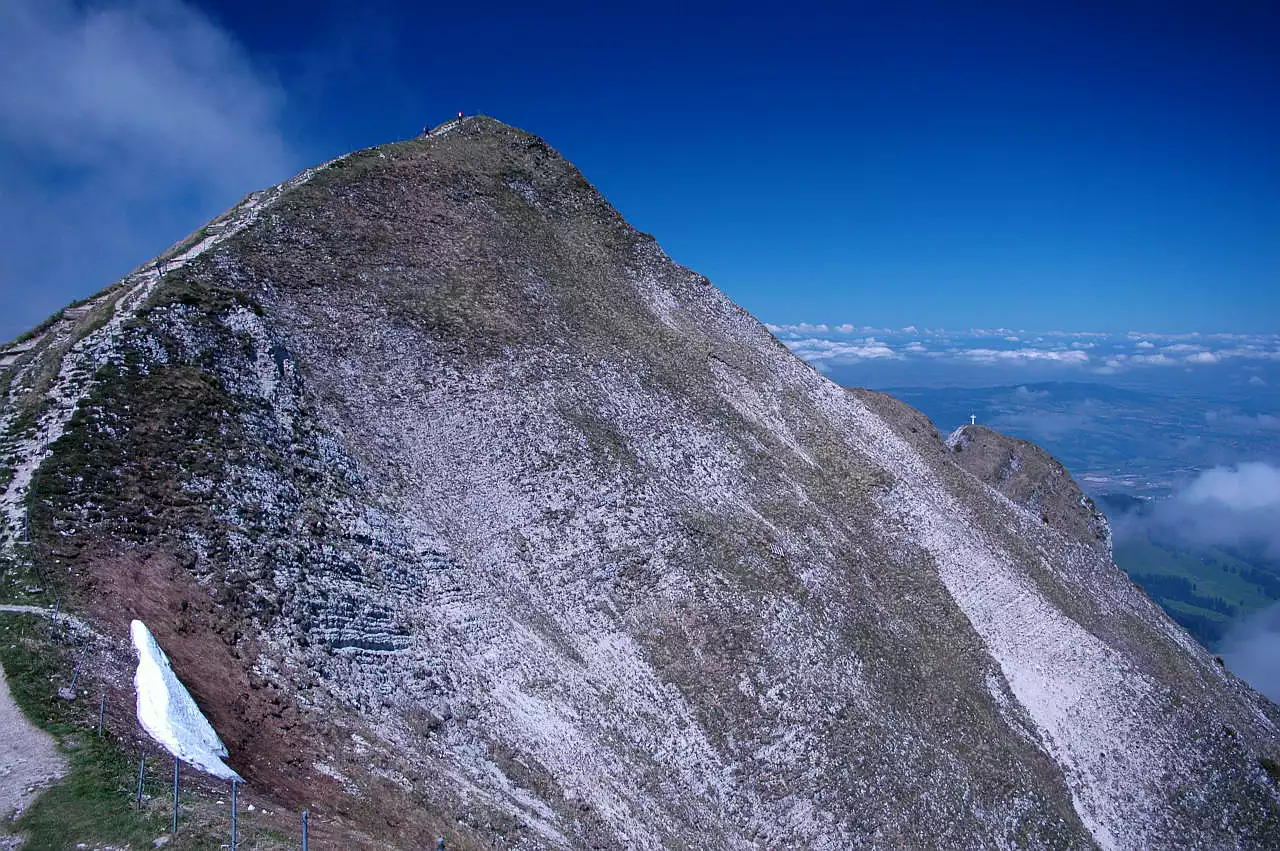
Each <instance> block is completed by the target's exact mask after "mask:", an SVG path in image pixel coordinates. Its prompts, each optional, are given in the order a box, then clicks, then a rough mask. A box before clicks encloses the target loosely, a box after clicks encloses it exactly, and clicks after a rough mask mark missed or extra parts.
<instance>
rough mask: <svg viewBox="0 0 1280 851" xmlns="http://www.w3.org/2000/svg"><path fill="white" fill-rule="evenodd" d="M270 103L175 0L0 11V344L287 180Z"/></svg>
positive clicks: (271, 94)
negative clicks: (2, 310) (4, 304)
mask: <svg viewBox="0 0 1280 851" xmlns="http://www.w3.org/2000/svg"><path fill="white" fill-rule="evenodd" d="M281 106H282V95H281V92H280V90H279V88H278V87H277V86H276V85H275V84H274V83H273V81H272V80H271V78H270V77H269V76H267V75H265V74H264V73H262V72H261V71H260V70H259V69H257V68H255V67H254V66H253V64H252V63H251V62H250V61H249V59H248V57H247V56H246V55H245V53H244V51H243V50H242V49H241V48H240V47H239V46H238V45H237V43H236V42H235V41H234V40H233V39H232V38H231V37H230V36H229V35H228V34H227V33H226V32H224V31H223V30H221V29H219V28H218V27H217V26H216V25H215V24H214V23H213V22H211V21H210V20H209V19H208V18H207V17H205V16H204V15H203V14H202V13H201V12H199V11H197V10H196V9H195V7H193V6H191V5H188V4H187V3H184V2H181V0H108V2H99V3H92V4H86V3H78V2H73V0H7V2H5V3H0V180H2V181H3V182H4V185H5V187H6V189H5V192H4V193H3V195H0V234H3V237H0V238H3V240H4V243H3V251H0V290H2V291H3V293H4V294H5V295H6V296H8V298H7V300H8V302H9V304H10V305H12V306H14V307H15V308H16V309H15V310H12V311H9V312H8V315H7V316H6V317H5V318H4V319H0V338H7V337H9V336H12V335H13V334H14V333H16V332H17V331H19V330H21V328H22V327H24V326H26V325H29V324H30V323H31V321H32V320H33V318H34V317H35V315H36V313H40V314H43V313H47V312H50V311H51V310H52V309H54V308H55V307H57V306H59V305H61V304H62V303H64V302H66V301H68V300H70V299H71V298H74V297H76V296H81V295H85V294H87V293H89V292H92V291H94V290H97V289H100V288H101V287H103V286H105V285H106V284H108V283H110V281H111V279H112V278H114V277H115V276H117V275H119V274H120V273H122V272H125V271H127V270H128V269H129V268H131V267H132V266H134V265H137V264H138V263H140V262H142V261H143V260H145V259H146V258H147V257H149V256H151V255H152V254H154V253H156V252H157V251H159V250H161V249H163V248H164V247H165V246H166V244H167V243H168V242H169V241H172V240H174V239H177V238H179V237H181V236H182V235H183V234H184V233H185V232H186V231H188V230H190V229H193V228H194V227H195V226H197V225H198V224H199V222H200V221H202V220H203V219H206V218H208V217H210V216H211V215H213V214H216V213H217V212H219V211H220V210H221V209H224V208H225V207H227V206H229V205H230V204H232V203H234V202H235V201H236V200H237V199H238V198H239V197H240V196H241V195H243V194H245V193H247V192H249V191H251V190H253V189H255V188H260V187H262V186H264V185H268V184H270V183H274V182H278V181H279V180H281V179H282V178H284V177H286V176H288V174H289V172H290V171H291V170H293V169H294V168H295V166H296V165H297V163H296V162H294V161H293V157H292V156H291V154H290V152H289V149H288V146H287V145H286V143H285V140H284V137H283V134H282V132H281V130H280V121H279V117H280V110H281ZM13 323H19V324H17V325H16V326H15V325H14V324H13Z"/></svg>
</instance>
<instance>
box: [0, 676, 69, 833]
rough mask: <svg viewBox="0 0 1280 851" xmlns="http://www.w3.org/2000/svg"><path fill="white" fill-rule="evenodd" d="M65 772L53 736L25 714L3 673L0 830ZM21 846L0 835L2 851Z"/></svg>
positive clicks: (0, 696) (0, 680)
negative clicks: (37, 726)
mask: <svg viewBox="0 0 1280 851" xmlns="http://www.w3.org/2000/svg"><path fill="white" fill-rule="evenodd" d="M65 770H66V763H65V762H64V760H63V758H62V754H60V753H59V752H58V748H57V745H55V744H54V741H53V737H52V736H50V735H49V734H48V733H45V732H44V731H42V730H39V729H37V728H36V727H35V726H34V725H32V723H31V722H30V721H28V720H27V717H26V716H25V715H23V714H22V710H21V709H19V708H18V705H17V704H16V703H14V702H13V696H12V695H11V694H9V684H8V682H6V681H5V678H4V673H3V671H0V830H3V829H4V827H6V826H7V825H8V821H9V818H10V817H11V816H12V815H14V814H16V813H19V812H21V811H22V810H23V809H24V808H25V807H26V806H27V805H28V804H30V803H31V801H32V800H33V799H34V798H35V796H36V795H37V794H39V792H40V790H41V789H43V788H44V787H45V786H46V785H48V784H49V783H50V782H52V781H54V780H57V779H58V778H59V777H61V776H62V774H63V772H64V771H65ZM18 846H19V841H18V838H17V837H13V836H5V835H3V834H0V849H9V848H17V847H18Z"/></svg>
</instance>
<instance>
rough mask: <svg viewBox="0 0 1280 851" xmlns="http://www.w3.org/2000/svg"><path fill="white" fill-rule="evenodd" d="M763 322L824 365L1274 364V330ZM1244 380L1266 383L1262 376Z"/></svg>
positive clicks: (1278, 359)
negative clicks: (1112, 330) (1166, 330)
mask: <svg viewBox="0 0 1280 851" xmlns="http://www.w3.org/2000/svg"><path fill="white" fill-rule="evenodd" d="M766 327H767V328H768V329H769V330H770V331H771V332H772V333H773V334H774V335H775V336H776V337H778V339H780V340H781V341H782V342H783V343H784V344H785V345H786V346H787V347H788V348H790V349H791V350H792V351H793V352H795V354H796V355H797V356H799V357H801V358H803V359H804V360H806V361H808V362H809V363H811V364H813V365H814V366H815V367H817V368H818V369H821V370H823V371H831V370H832V369H834V368H836V367H840V366H849V365H854V364H858V363H864V362H871V361H895V360H896V361H913V360H914V361H933V362H939V363H941V362H951V363H956V364H962V365H963V364H968V365H975V366H982V365H1017V364H1039V365H1058V366H1061V367H1064V368H1067V369H1073V370H1075V371H1077V372H1079V373H1080V374H1081V375H1082V376H1087V375H1090V374H1092V375H1116V374H1120V373H1124V372H1129V371H1133V370H1138V369H1145V368H1154V367H1166V368H1167V367H1181V368H1183V369H1194V368H1197V367H1207V366H1214V365H1219V364H1236V365H1241V366H1244V367H1245V368H1246V369H1248V368H1250V367H1251V366H1253V367H1256V366H1257V365H1258V364H1280V334H1230V333H1211V334H1208V333H1207V334H1201V333H1194V332H1193V333H1189V334H1160V333H1154V332H1139V331H1130V332H1127V333H1123V334H1113V333H1105V332H1095V331H1078V332H1071V331H1044V332H1028V331H1025V330H1013V329H1008V328H996V329H981V328H970V329H967V330H964V331H950V330H945V329H941V328H918V327H916V326H914V325H908V326H906V327H905V328H883V327H874V326H869V325H862V326H857V325H853V324H851V323H843V324H828V323H808V322H801V323H796V324H788V325H775V324H770V323H766ZM1248 383H1249V384H1251V385H1253V386H1255V387H1263V386H1267V384H1268V382H1267V379H1266V378H1264V377H1263V376H1262V375H1252V376H1250V377H1249V379H1248Z"/></svg>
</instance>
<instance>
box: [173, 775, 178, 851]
mask: <svg viewBox="0 0 1280 851" xmlns="http://www.w3.org/2000/svg"><path fill="white" fill-rule="evenodd" d="M178 765H179V762H178V758H177V757H176V756H175V757H174V758H173V835H174V836H177V835H178Z"/></svg>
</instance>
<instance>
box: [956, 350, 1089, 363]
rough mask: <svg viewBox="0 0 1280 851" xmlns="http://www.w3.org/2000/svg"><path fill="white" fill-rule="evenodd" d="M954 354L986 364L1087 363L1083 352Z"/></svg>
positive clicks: (972, 352)
mask: <svg viewBox="0 0 1280 851" xmlns="http://www.w3.org/2000/svg"><path fill="white" fill-rule="evenodd" d="M956 354H957V355H959V356H961V357H964V358H968V359H970V360H974V361H978V362H986V363H1019V362H1021V363H1026V362H1029V361H1056V362H1058V363H1069V364H1083V363H1088V361H1089V355H1088V354H1087V353H1085V352H1081V351H1059V350H1045V349H958V350H956Z"/></svg>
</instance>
